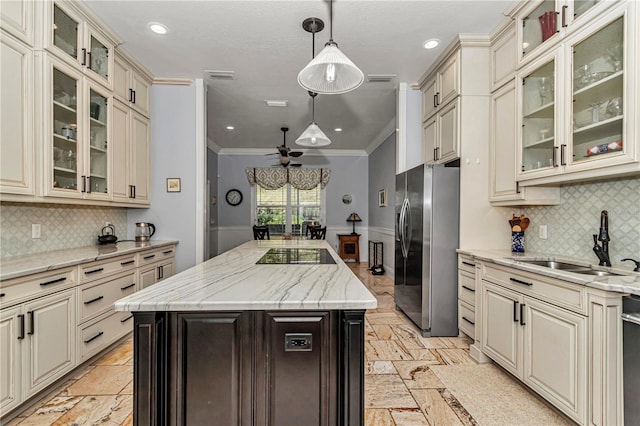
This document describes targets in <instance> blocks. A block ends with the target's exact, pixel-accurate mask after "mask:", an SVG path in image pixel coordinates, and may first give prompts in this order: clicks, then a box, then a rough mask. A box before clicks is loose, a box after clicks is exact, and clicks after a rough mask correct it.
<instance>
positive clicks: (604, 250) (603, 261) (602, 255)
mask: <svg viewBox="0 0 640 426" xmlns="http://www.w3.org/2000/svg"><path fill="white" fill-rule="evenodd" d="M598 241H602V247H601V246H599V245H598ZM609 241H610V240H609V214H608V213H607V211H606V210H602V212H601V213H600V232H599V234H593V251H594V253H595V254H596V256H598V259H599V260H600V263H599V264H598V265H600V266H611V260H610V259H609Z"/></svg>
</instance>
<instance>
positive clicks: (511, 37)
mask: <svg viewBox="0 0 640 426" xmlns="http://www.w3.org/2000/svg"><path fill="white" fill-rule="evenodd" d="M516 52H517V49H516V28H515V23H514V22H513V20H511V19H508V18H507V19H506V20H505V21H504V22H503V23H502V24H501V25H500V26H498V27H497V28H496V30H495V31H494V32H493V33H492V34H491V91H495V90H497V89H498V88H500V87H502V86H503V85H505V84H506V83H508V82H510V81H513V79H514V78H515V71H516V62H517V59H516V56H517V53H516Z"/></svg>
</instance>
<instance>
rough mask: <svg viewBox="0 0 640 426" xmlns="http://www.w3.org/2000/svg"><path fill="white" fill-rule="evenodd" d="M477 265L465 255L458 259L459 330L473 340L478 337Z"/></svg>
mask: <svg viewBox="0 0 640 426" xmlns="http://www.w3.org/2000/svg"><path fill="white" fill-rule="evenodd" d="M475 280H476V265H475V262H474V260H473V259H472V258H471V257H469V256H465V255H460V256H459V258H458V328H459V329H460V331H462V332H463V333H464V334H466V335H467V336H469V337H470V338H471V339H475V337H476V319H475V315H476V314H475V306H476V284H475Z"/></svg>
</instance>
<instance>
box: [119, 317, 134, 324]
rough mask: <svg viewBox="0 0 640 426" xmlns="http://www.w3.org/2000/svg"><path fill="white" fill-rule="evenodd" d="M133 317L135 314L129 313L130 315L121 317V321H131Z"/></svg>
mask: <svg viewBox="0 0 640 426" xmlns="http://www.w3.org/2000/svg"><path fill="white" fill-rule="evenodd" d="M131 318H133V315H129V316H128V317H126V318H123V319H121V320H120V322H122V323H125V322H127V321H129V320H130V319H131Z"/></svg>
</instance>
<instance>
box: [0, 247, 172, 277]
mask: <svg viewBox="0 0 640 426" xmlns="http://www.w3.org/2000/svg"><path fill="white" fill-rule="evenodd" d="M172 244H178V241H148V242H144V243H136V242H134V241H119V242H117V243H116V244H105V245H101V246H100V245H96V246H85V247H77V248H72V249H64V250H54V251H47V252H43V253H36V254H29V255H24V256H15V257H5V258H2V259H0V281H4V280H8V279H11V278H18V277H22V276H25V275H30V274H37V273H39V272H45V271H51V270H54V269H59V268H64V267H67V266H73V265H79V264H81V263H87V262H94V261H96V260H103V259H108V258H110V257H116V256H122V255H123V254H129V253H135V252H137V251H141V250H149V249H154V248H158V247H163V246H168V245H172Z"/></svg>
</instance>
